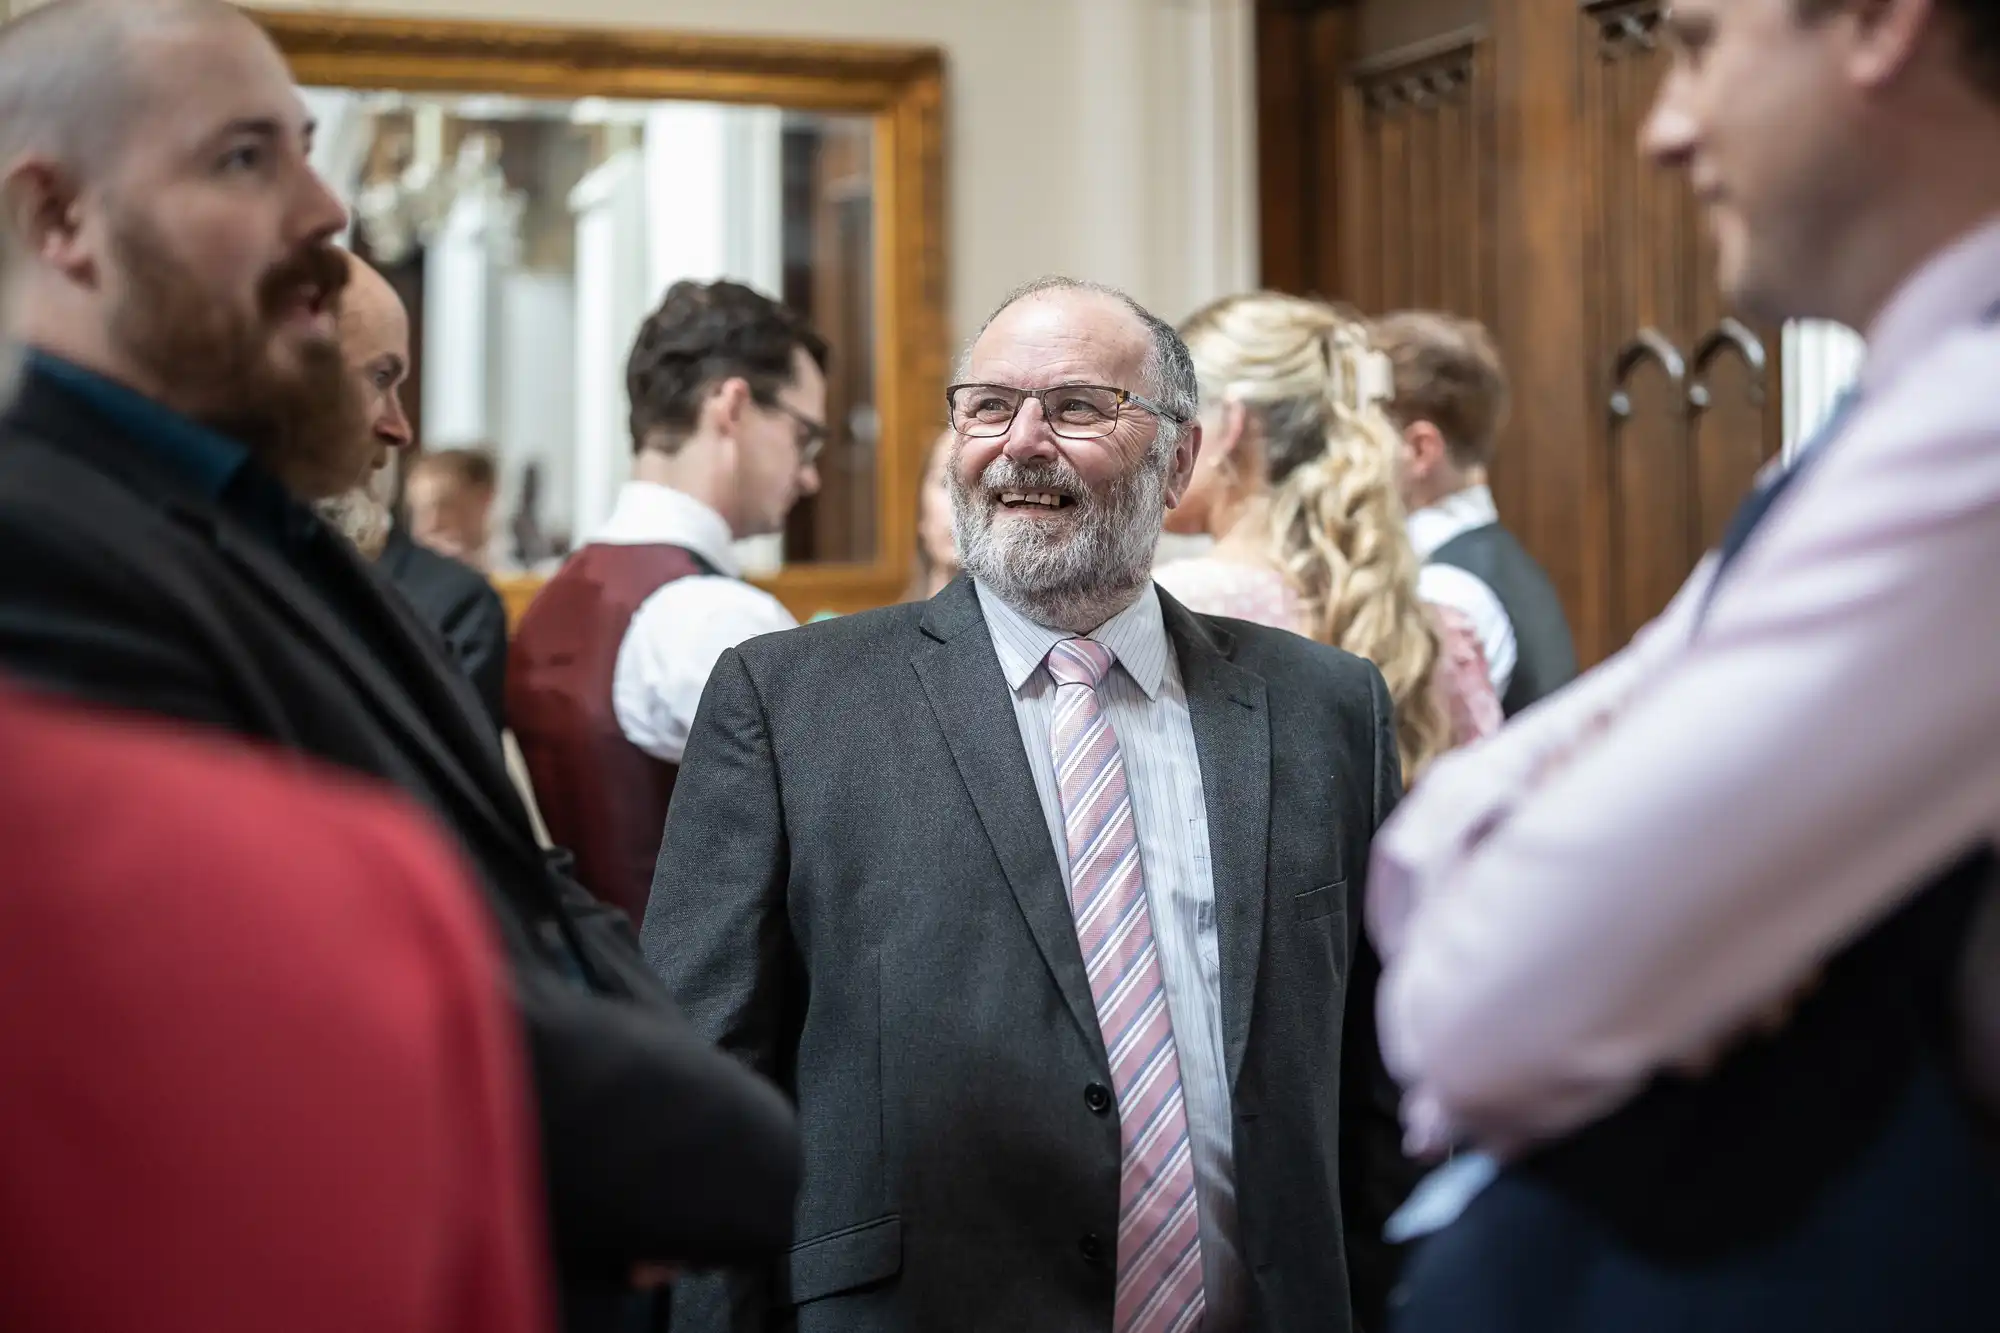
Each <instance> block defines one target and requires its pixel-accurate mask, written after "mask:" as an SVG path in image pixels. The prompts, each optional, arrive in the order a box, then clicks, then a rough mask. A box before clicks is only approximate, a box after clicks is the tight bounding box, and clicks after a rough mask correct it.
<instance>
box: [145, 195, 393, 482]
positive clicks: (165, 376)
mask: <svg viewBox="0 0 2000 1333" xmlns="http://www.w3.org/2000/svg"><path fill="white" fill-rule="evenodd" d="M113 247H114V252H115V253H116V255H117V259H118V265H119V268H120V269H121V270H122V274H123V277H124V284H125V290H124V292H123V293H122V294H121V297H120V299H119V301H118V304H117V307H116V308H115V309H114V310H113V311H112V314H111V327H110V334H111V338H112V341H113V342H114V343H115V344H116V345H117V346H118V347H119V349H120V350H121V351H123V352H124V353H125V354H126V355H127V356H129V357H130V358H131V359H132V360H133V361H135V362H136V363H138V364H139V365H141V366H143V367H145V368H146V369H147V370H148V371H149V372H151V374H152V375H153V376H154V377H155V378H156V379H157V380H158V382H159V383H160V384H161V385H163V386H164V387H165V389H166V391H167V392H168V393H169V394H171V395H172V398H173V402H174V405H175V406H177V407H179V408H180V409H181V410H182V411H183V412H185V414H186V415H187V416H189V417H191V418H192V419H194V420H195V421H198V422H200V423H201V424H202V425H205V426H208V427H210V428H212V429H214V430H216V431H219V432H221V433H222V434H224V435H227V436H229V437H230V438H231V439H233V440H236V441H237V442H239V443H241V444H242V445H243V446H244V447H245V448H247V449H249V450H250V452H251V454H252V456H253V457H255V458H256V459H257V461H258V462H259V463H260V464H262V465H263V467H264V468H265V469H266V470H268V471H269V472H271V473H272V474H273V475H274V476H276V477H277V478H278V479H279V480H281V481H283V482H284V483H285V484H286V485H287V486H288V487H289V488H290V489H291V490H292V491H293V492H294V493H295V494H297V495H298V496H299V498H301V499H304V500H317V499H321V498H324V497H327V496H333V495H340V494H343V493H345V492H346V491H348V490H350V489H352V488H353V487H355V486H356V485H357V484H360V483H362V482H365V481H366V479H367V475H368V469H369V467H370V465H371V464H372V463H373V461H374V457H373V455H374V445H373V443H372V441H370V440H369V438H368V431H367V423H366V421H365V419H364V417H365V407H364V404H363V403H362V401H361V396H360V394H359V392H358V390H357V389H356V387H355V385H354V383H353V381H352V377H351V376H350V375H349V374H348V370H347V366H346V362H345V360H344V359H343V358H342V356H341V352H340V345H339V342H338V340H337V339H336V338H335V337H334V336H333V335H332V334H331V333H330V332H329V333H328V334H327V335H325V336H311V335H308V336H304V337H300V336H298V335H296V334H290V333H289V332H288V330H287V329H286V325H287V324H288V323H289V322H291V320H292V319H293V318H294V317H295V315H296V313H297V312H298V311H299V309H300V303H301V301H302V299H303V300H307V301H309V302H311V303H312V304H313V305H314V306H315V307H317V308H320V309H324V310H327V311H335V310H337V309H338V304H339V298H340V292H341V290H342V289H343V288H344V287H345V286H346V285H347V280H348V272H347V261H346V260H345V259H344V258H343V257H342V255H341V254H340V252H339V251H338V250H336V249H334V248H333V247H332V246H331V245H328V244H326V243H324V242H319V243H314V244H312V245H309V246H307V247H306V248H304V249H302V250H300V251H299V252H298V253H297V254H295V255H293V256H292V257H291V258H290V259H288V260H286V261H285V262H283V263H281V264H278V265H276V266H275V267H273V268H272V269H270V270H269V271H268V272H266V273H265V275H264V276H263V278H262V279H260V280H259V282H258V284H257V310H256V313H255V314H254V315H247V316H246V315H245V314H244V313H243V312H241V311H240V310H238V309H236V308H234V307H233V306H231V305H230V304H228V303H226V302H223V301H219V300H217V299H216V297H215V295H214V293H213V292H212V291H211V290H209V289H208V288H207V287H206V286H205V285H204V284H203V282H202V281H201V279H200V278H199V277H198V276H197V275H196V274H195V273H194V272H193V271H192V270H191V269H190V268H189V267H188V266H187V265H186V264H185V263H183V262H182V261H181V260H180V259H179V258H178V257H177V256H176V255H175V254H174V252H173V249H172V247H171V246H170V245H169V244H168V243H167V241H166V238H165V237H164V236H163V235H162V234H161V232H160V231H159V229H158V228H156V227H155V226H154V225H153V223H152V222H151V220H150V219H147V218H146V217H144V216H143V215H142V214H140V213H138V212H137V211H132V212H127V213H126V214H125V215H124V216H123V217H121V218H119V219H118V221H117V223H116V225H115V228H114V231H113ZM287 336H289V337H291V338H292V340H293V342H294V345H295V347H296V352H295V355H294V357H293V358H292V359H293V361H294V364H292V365H285V364H284V363H283V362H282V361H281V359H280V356H279V352H278V341H279V339H280V338H281V337H287Z"/></svg>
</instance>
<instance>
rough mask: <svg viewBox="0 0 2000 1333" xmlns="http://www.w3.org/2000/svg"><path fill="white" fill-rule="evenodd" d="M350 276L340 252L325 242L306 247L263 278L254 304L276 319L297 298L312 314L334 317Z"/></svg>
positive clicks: (270, 317) (267, 315)
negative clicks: (302, 299) (328, 312)
mask: <svg viewBox="0 0 2000 1333" xmlns="http://www.w3.org/2000/svg"><path fill="white" fill-rule="evenodd" d="M351 276H352V273H351V272H350V270H349V269H348V266H347V258H346V256H345V255H344V254H342V253H341V251H340V250H339V249H338V248H337V247H335V246H332V245H329V244H327V243H325V242H323V241H322V242H318V243H316V244H313V245H309V246H307V247H306V248H305V249H303V250H301V251H299V252H298V253H297V254H295V255H293V256H292V257H291V258H290V259H287V260H286V261H285V262H283V263H282V264H279V265H277V266H276V267H275V268H273V269H272V270H271V271H270V272H268V273H266V274H265V275H264V279H263V281H262V282H261V283H259V284H258V293H257V294H258V300H259V302H260V303H261V305H262V308H263V311H264V314H265V316H266V317H267V318H269V319H273V320H276V319H279V318H281V317H282V316H283V315H284V313H285V312H286V311H287V310H288V309H290V308H291V306H292V305H293V303H295V302H296V301H297V300H298V299H299V296H300V295H301V294H304V296H305V298H306V300H307V301H308V302H310V303H311V305H312V306H313V308H314V309H316V310H331V311H334V312H336V313H338V311H339V309H340V294H341V292H343V291H344V290H346V288H347V283H348V279H349V278H350V277H351Z"/></svg>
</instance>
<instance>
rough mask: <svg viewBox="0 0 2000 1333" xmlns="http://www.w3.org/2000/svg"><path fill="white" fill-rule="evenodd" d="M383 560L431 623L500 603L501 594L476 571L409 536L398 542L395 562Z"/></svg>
mask: <svg viewBox="0 0 2000 1333" xmlns="http://www.w3.org/2000/svg"><path fill="white" fill-rule="evenodd" d="M383 563H384V565H385V566H387V567H388V568H387V572H388V574H389V576H390V579H391V580H392V581H393V582H394V583H395V584H396V586H397V587H399V588H401V589H402V592H403V595H404V596H405V597H407V598H409V599H410V602H411V604H412V605H414V606H416V607H417V609H418V610H420V611H423V612H424V613H425V617H426V619H430V620H432V621H433V623H445V622H448V621H450V620H451V619H452V618H453V617H454V616H455V615H462V614H464V613H465V612H466V611H467V610H469V609H472V608H475V607H480V606H484V605H487V604H489V603H490V604H492V605H494V606H498V605H500V604H501V603H500V594H499V593H498V592H497V591H495V590H494V587H493V585H492V584H491V583H489V582H488V581H487V579H486V576H485V575H483V574H481V573H480V572H479V571H478V570H476V569H474V568H473V567H472V566H470V565H467V564H464V563H462V562H460V561H457V560H454V559H452V558H451V557H450V556H448V555H439V554H438V553H437V552H436V551H433V550H431V549H430V548H429V547H427V546H421V545H419V544H417V543H416V542H413V541H410V540H409V539H408V538H404V539H403V540H402V541H401V542H400V543H398V549H397V551H396V558H395V562H394V564H393V565H390V562H389V561H387V560H384V562H383Z"/></svg>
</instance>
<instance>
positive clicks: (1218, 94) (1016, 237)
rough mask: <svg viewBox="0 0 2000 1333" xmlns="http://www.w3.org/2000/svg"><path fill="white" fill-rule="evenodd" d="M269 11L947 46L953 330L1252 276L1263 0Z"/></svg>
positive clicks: (428, 2) (1225, 285)
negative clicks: (1046, 308)
mask: <svg viewBox="0 0 2000 1333" xmlns="http://www.w3.org/2000/svg"><path fill="white" fill-rule="evenodd" d="M0 2H4V0H0ZM266 3H269V4H271V6H272V7H274V8H278V7H282V8H292V9H311V8H315V7H336V8H338V9H339V10H341V11H342V12H346V13H356V12H371V11H372V12H380V13H393V14H415V15H421V16H426V17H439V18H454V17H455V18H498V19H510V20H516V21H522V22H544V23H550V24H558V25H559V24H566V23H568V24H578V23H584V24H613V25H631V26H637V27H670V28H673V29H675V30H680V31H689V30H706V31H711V32H722V33H740V34H746V35H763V36H791V37H824V38H836V39H843V40H850V41H878V42H895V43H921V44H925V45H935V46H939V47H942V48H943V49H944V51H945V57H946V61H947V75H946V77H947V89H948V102H947V108H946V120H947V133H948V139H947V145H948V147H947V153H946V169H947V172H948V176H949V186H950V189H949V192H948V195H947V201H948V202H947V209H948V218H947V225H948V227H949V242H950V259H951V305H952V310H951V315H952V327H953V329H954V336H955V337H956V338H963V337H964V336H966V335H967V334H968V333H969V332H970V331H971V330H972V329H973V328H974V327H976V325H977V323H978V321H979V320H980V319H981V318H982V317H983V316H984V315H985V313H986V311H987V310H988V308H989V307H991V306H992V305H993V304H994V303H995V302H997V301H998V300H999V299H1000V297H1001V296H1002V295H1004V294H1005V293H1006V291H1007V290H1008V288H1010V287H1012V286H1014V285H1016V284H1018V283H1021V282H1025V281H1027V280H1029V279H1031V278H1035V277H1039V276H1041V275H1042V274H1044V273H1049V272H1064V273H1070V274H1073V275H1076V276H1079V277H1087V278H1093V279H1097V280H1099V281H1105V282H1113V283H1118V284H1121V285H1123V286H1126V287H1128V288H1129V289H1130V290H1131V291H1132V294H1133V295H1134V296H1136V297H1138V299H1139V300H1140V301H1142V302H1144V303H1145V304H1147V305H1149V306H1151V307H1152V308H1154V309H1155V310H1157V311H1158V312H1159V313H1160V314H1161V315H1164V316H1165V317H1167V318H1169V319H1179V318H1180V317H1182V316H1183V315H1186V314H1188V313H1189V312H1190V311H1192V310H1193V309H1194V308H1195V307H1196V306H1198V305H1200V304H1201V303H1203V302H1205V301H1208V300H1211V299H1213V298H1214V297H1217V296H1221V295H1224V294H1226V293H1228V292H1231V291H1235V290H1239V289H1242V288H1245V287H1249V286H1252V285H1254V283H1255V281H1256V276H1257V255H1256V233H1257V219H1256V213H1255V208H1256V205H1255V200H1256V174H1255V173H1256V160H1255V159H1256V147H1255V140H1254V135H1255V126H1254V123H1253V110H1252V108H1253V97H1254V89H1253V86H1252V64H1251V31H1252V29H1251V3H1252V0H675V3H674V4H672V5H659V4H655V3H651V0H571V3H568V4H565V5H557V4H555V3H553V2H552V0H347V2H346V3H341V4H338V5H337V6H327V5H324V4H322V5H319V6H315V5H313V4H297V3H291V2H290V0H266Z"/></svg>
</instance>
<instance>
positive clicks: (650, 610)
mask: <svg viewBox="0 0 2000 1333" xmlns="http://www.w3.org/2000/svg"><path fill="white" fill-rule="evenodd" d="M797 625H798V622H797V621H795V620H793V619H792V616H791V613H790V612H789V611H787V610H785V608H784V604H783V603H781V602H779V601H778V599H777V598H775V597H773V596H771V595H770V594H769V593H767V592H764V591H763V590H761V589H759V588H756V587H753V586H751V585H750V584H748V583H744V582H742V581H741V580H739V579H730V578H720V577H709V576H703V577H697V578H685V579H676V580H675V581H674V582H672V583H669V584H667V585H666V586H665V587H663V588H661V589H660V590H659V591H658V592H655V593H654V594H653V595H652V596H651V597H648V598H647V599H646V600H645V602H644V603H643V604H642V605H641V606H640V607H639V611H638V614H636V615H634V616H633V617H632V624H631V625H630V626H629V627H628V628H627V629H626V631H625V641H624V642H623V643H622V644H620V645H619V648H618V663H617V666H616V667H615V668H614V669H613V673H612V685H611V700H612V706H613V708H614V709H615V711H616V713H617V716H618V729H619V730H620V731H622V732H624V733H625V739H627V740H629V741H631V742H632V744H634V745H636V746H638V747H639V748H640V749H642V750H644V751H645V752H646V753H647V754H650V755H652V756H653V757H654V758H656V759H663V760H665V761H666V762H668V763H670V764H677V763H679V762H680V760H681V755H682V753H683V752H684V751H685V750H686V749H687V738H688V729H689V728H690V727H692V726H693V725H694V712H695V708H696V706H698V705H699V704H700V703H701V692H702V690H703V689H704V688H705V687H706V686H707V684H708V677H709V673H710V672H711V671H713V670H714V669H715V664H716V662H717V661H718V660H720V659H721V657H722V654H723V653H725V652H727V651H728V650H729V649H731V648H734V647H735V646H736V645H737V644H740V643H743V642H744V641H746V640H748V639H754V638H756V637H757V636H758V635H760V634H775V633H777V632H778V631H779V630H787V629H794V628H796V627H797Z"/></svg>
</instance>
